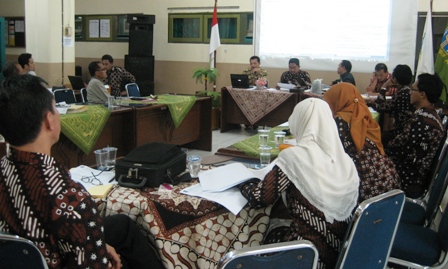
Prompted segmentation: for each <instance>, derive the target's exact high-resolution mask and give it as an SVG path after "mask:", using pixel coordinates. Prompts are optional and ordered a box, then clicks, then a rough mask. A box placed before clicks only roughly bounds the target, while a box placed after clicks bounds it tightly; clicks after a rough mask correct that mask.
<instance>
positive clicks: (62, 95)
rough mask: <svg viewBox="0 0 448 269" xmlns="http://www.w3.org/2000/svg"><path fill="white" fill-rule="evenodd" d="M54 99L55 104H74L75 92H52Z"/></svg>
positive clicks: (65, 90)
mask: <svg viewBox="0 0 448 269" xmlns="http://www.w3.org/2000/svg"><path fill="white" fill-rule="evenodd" d="M54 99H55V100H56V103H60V102H65V103H67V104H73V103H76V97H75V92H74V91H73V90H69V89H64V90H62V89H60V90H55V91H54Z"/></svg>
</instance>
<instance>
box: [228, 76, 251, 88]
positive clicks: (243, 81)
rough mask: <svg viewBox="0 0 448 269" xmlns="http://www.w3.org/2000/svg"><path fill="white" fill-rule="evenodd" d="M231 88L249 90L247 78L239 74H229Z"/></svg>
mask: <svg viewBox="0 0 448 269" xmlns="http://www.w3.org/2000/svg"><path fill="white" fill-rule="evenodd" d="M230 80H231V82H232V88H243V89H247V88H249V76H248V75H241V74H230Z"/></svg>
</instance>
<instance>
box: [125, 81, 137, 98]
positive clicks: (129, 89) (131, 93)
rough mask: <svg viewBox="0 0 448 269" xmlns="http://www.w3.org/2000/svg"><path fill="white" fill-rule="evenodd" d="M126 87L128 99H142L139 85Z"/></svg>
mask: <svg viewBox="0 0 448 269" xmlns="http://www.w3.org/2000/svg"><path fill="white" fill-rule="evenodd" d="M125 87H126V93H127V94H128V97H141V95H140V90H139V88H138V85H137V83H128V84H126V86H125Z"/></svg>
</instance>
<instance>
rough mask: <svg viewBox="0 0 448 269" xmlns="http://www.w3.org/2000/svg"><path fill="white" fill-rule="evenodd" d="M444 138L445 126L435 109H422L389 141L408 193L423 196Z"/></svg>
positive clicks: (390, 153)
mask: <svg viewBox="0 0 448 269" xmlns="http://www.w3.org/2000/svg"><path fill="white" fill-rule="evenodd" d="M442 138H443V126H442V121H441V120H440V117H439V116H438V115H437V111H436V110H435V109H434V108H427V107H424V108H420V109H418V110H416V111H415V112H414V114H413V115H412V117H411V118H410V119H409V120H408V121H407V122H406V123H405V124H404V126H403V129H402V132H401V133H398V134H397V135H396V136H395V138H394V139H393V140H391V141H390V142H389V144H388V149H387V150H388V154H389V156H390V157H391V159H392V161H393V162H394V163H395V167H396V169H397V172H398V174H399V175H400V179H401V187H402V189H403V190H404V191H405V193H406V195H407V196H409V197H412V198H416V197H420V196H421V195H423V194H424V192H425V190H426V189H427V188H428V185H429V182H430V179H431V175H432V173H431V171H430V167H431V165H432V163H433V161H434V159H435V155H436V152H437V149H438V147H439V145H440V142H441V141H442Z"/></svg>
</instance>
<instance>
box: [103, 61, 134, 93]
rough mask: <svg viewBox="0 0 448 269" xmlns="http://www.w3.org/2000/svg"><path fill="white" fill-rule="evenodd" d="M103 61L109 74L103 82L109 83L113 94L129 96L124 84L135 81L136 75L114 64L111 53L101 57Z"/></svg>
mask: <svg viewBox="0 0 448 269" xmlns="http://www.w3.org/2000/svg"><path fill="white" fill-rule="evenodd" d="M101 63H102V64H103V66H104V68H105V69H106V73H107V76H106V78H104V79H103V82H104V83H106V84H107V85H109V88H110V93H111V95H112V96H115V97H119V96H127V92H126V89H125V88H124V86H125V85H126V84H127V83H131V82H135V77H134V75H132V74H131V73H129V71H127V70H126V69H124V68H121V67H118V66H115V65H113V64H114V58H112V56H110V55H109V54H105V55H103V57H101Z"/></svg>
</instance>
